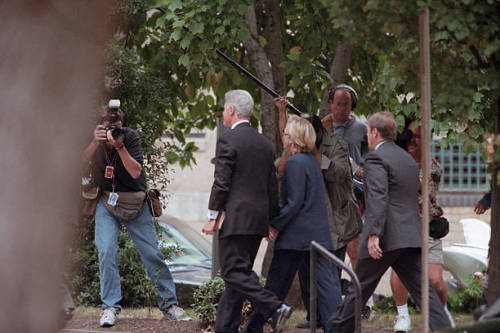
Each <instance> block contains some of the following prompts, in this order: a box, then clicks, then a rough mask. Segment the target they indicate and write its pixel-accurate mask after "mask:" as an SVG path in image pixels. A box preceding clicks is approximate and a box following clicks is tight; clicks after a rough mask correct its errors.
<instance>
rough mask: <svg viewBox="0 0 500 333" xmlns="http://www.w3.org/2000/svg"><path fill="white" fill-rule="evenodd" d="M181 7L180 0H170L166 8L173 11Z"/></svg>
mask: <svg viewBox="0 0 500 333" xmlns="http://www.w3.org/2000/svg"><path fill="white" fill-rule="evenodd" d="M180 8H182V1H180V0H172V1H170V4H169V5H168V9H169V10H170V11H172V12H173V11H175V10H176V9H180Z"/></svg>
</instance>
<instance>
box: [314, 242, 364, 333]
mask: <svg viewBox="0 0 500 333" xmlns="http://www.w3.org/2000/svg"><path fill="white" fill-rule="evenodd" d="M318 253H319V254H320V255H322V256H323V257H325V258H326V259H328V260H329V261H331V262H333V263H334V264H335V265H336V266H337V267H339V268H341V269H343V270H345V271H346V272H347V274H349V276H350V277H351V282H352V284H353V285H354V297H355V298H354V320H355V326H354V327H355V329H354V332H355V333H360V332H361V284H360V283H359V280H358V277H357V276H356V274H355V273H354V272H353V271H352V269H350V268H349V266H347V265H346V264H345V263H344V262H343V261H342V260H340V259H339V258H337V257H336V256H335V255H333V254H332V253H331V252H330V251H328V250H327V249H326V248H325V247H323V246H321V245H319V244H318V243H316V242H315V241H312V242H311V260H310V271H311V273H310V274H311V280H310V281H311V282H310V283H311V284H310V286H309V287H310V295H309V316H310V324H309V326H310V328H311V333H316V321H317V318H316V316H317V309H316V305H317V301H318V295H317V290H316V261H317V260H316V259H317V256H318Z"/></svg>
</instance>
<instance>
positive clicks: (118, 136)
mask: <svg viewBox="0 0 500 333" xmlns="http://www.w3.org/2000/svg"><path fill="white" fill-rule="evenodd" d="M112 127H113V128H111V135H112V136H113V139H115V141H121V140H122V139H123V136H124V134H123V131H122V129H121V128H119V127H117V126H112Z"/></svg>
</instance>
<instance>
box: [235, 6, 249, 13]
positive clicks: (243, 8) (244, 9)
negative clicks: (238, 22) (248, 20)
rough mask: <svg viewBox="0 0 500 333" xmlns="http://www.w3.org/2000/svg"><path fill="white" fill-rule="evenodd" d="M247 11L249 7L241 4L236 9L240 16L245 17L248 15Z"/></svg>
mask: <svg viewBox="0 0 500 333" xmlns="http://www.w3.org/2000/svg"><path fill="white" fill-rule="evenodd" d="M247 9H248V6H247V5H246V4H240V5H238V7H237V8H236V11H237V12H238V14H240V15H243V14H245V13H246V11H247Z"/></svg>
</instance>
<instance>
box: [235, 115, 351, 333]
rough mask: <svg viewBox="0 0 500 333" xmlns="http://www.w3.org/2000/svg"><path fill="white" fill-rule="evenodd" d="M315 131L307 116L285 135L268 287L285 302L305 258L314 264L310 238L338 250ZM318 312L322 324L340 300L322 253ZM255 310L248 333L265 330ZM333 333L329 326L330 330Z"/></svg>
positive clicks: (293, 120) (331, 268) (295, 121)
mask: <svg viewBox="0 0 500 333" xmlns="http://www.w3.org/2000/svg"><path fill="white" fill-rule="evenodd" d="M315 140H316V134H315V132H314V128H313V127H312V125H311V124H310V123H309V121H307V120H306V119H303V118H300V117H298V116H290V118H289V121H288V123H287V126H286V128H285V134H284V140H283V141H284V142H283V144H284V146H285V147H286V148H289V149H291V151H292V156H291V157H290V158H289V159H288V160H287V161H286V165H285V172H284V175H283V178H282V185H281V189H282V196H281V197H282V201H281V203H280V211H279V214H278V216H276V217H275V218H273V220H272V221H271V223H270V224H271V227H272V228H271V231H270V237H269V238H270V239H271V240H272V239H274V238H275V237H276V241H275V244H274V254H273V259H272V262H271V266H270V268H269V273H268V276H267V280H266V286H265V287H266V289H268V290H270V291H272V292H273V293H275V294H276V296H278V298H280V299H281V300H284V299H285V298H286V296H287V295H288V292H289V290H290V288H291V286H292V282H293V279H294V277H295V274H296V272H297V270H298V268H299V265H300V264H301V262H302V261H303V260H306V261H307V262H308V263H309V252H310V251H309V250H310V246H311V241H313V240H314V241H316V242H318V243H319V244H321V245H322V246H324V247H325V248H327V249H328V250H330V251H332V252H333V249H334V247H333V243H332V238H331V235H330V228H329V223H328V213H327V208H326V198H325V188H324V183H323V175H322V173H321V169H320V166H319V165H318V162H317V161H316V159H315V158H314V156H313V155H312V154H311V152H312V150H313V148H314V143H315ZM316 267H317V290H318V310H319V313H320V318H321V321H322V322H321V324H322V326H323V327H327V325H326V323H327V321H328V319H329V318H330V316H331V315H332V314H333V313H334V312H335V310H336V309H337V307H338V306H339V305H340V304H341V302H342V299H341V290H340V281H339V277H338V273H337V268H336V267H335V265H334V264H332V263H331V262H329V261H328V260H327V259H325V258H323V257H322V256H318V262H317V266H316ZM258 310H259V309H255V312H254V313H253V314H252V315H251V316H250V318H249V322H248V324H247V326H246V327H245V330H244V332H262V327H263V324H264V318H263V317H262V315H260V314H259V312H258ZM325 332H328V330H325Z"/></svg>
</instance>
